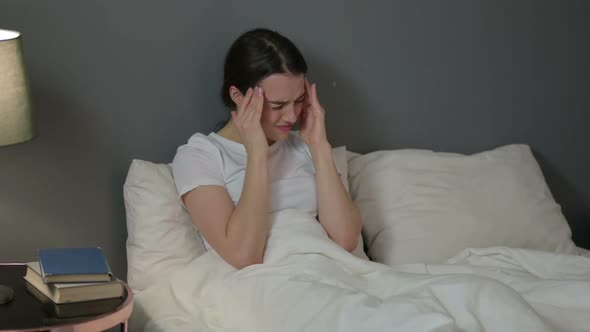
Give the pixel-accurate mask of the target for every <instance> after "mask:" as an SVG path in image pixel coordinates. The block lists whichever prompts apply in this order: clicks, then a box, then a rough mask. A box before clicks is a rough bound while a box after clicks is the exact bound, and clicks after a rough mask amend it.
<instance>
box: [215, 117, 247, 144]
mask: <svg viewBox="0 0 590 332" xmlns="http://www.w3.org/2000/svg"><path fill="white" fill-rule="evenodd" d="M217 135H219V136H221V137H223V138H226V139H228V140H230V141H234V142H236V143H240V144H242V140H241V138H240V133H239V132H238V128H236V126H235V125H234V122H233V121H232V120H229V121H228V122H227V123H226V124H225V126H224V127H223V128H221V130H219V131H218V132H217Z"/></svg>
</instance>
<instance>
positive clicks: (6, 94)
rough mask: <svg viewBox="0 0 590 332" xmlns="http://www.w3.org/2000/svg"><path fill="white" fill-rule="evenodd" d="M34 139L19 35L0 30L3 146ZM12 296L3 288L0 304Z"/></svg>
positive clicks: (0, 138) (0, 288)
mask: <svg viewBox="0 0 590 332" xmlns="http://www.w3.org/2000/svg"><path fill="white" fill-rule="evenodd" d="M33 137H35V126H34V124H33V115H32V112H31V98H30V94H29V87H28V82H27V77H26V73H25V66H24V60H23V53H22V47H21V39H20V33H18V32H16V31H10V30H2V29H0V147H2V146H5V145H11V144H16V143H21V142H25V141H28V140H30V139H32V138H33ZM0 153H2V151H1V148H0ZM0 190H1V188H0ZM13 297H14V290H13V289H12V288H10V287H8V286H4V285H0V304H3V303H7V302H9V301H11V300H12V299H13Z"/></svg>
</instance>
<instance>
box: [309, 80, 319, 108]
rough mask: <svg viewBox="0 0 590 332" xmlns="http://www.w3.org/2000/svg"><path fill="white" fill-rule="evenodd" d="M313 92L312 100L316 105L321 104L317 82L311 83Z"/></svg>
mask: <svg viewBox="0 0 590 332" xmlns="http://www.w3.org/2000/svg"><path fill="white" fill-rule="evenodd" d="M311 94H312V99H311V100H312V102H313V103H314V104H315V105H314V106H319V104H320V101H319V100H318V92H317V84H315V83H314V84H312V85H311Z"/></svg>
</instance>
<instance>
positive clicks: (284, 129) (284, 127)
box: [277, 124, 293, 132]
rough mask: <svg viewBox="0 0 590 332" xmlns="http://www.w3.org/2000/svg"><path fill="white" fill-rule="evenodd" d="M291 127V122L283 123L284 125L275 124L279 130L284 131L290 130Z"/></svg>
mask: <svg viewBox="0 0 590 332" xmlns="http://www.w3.org/2000/svg"><path fill="white" fill-rule="evenodd" d="M291 127H293V125H292V124H290V125H284V126H277V128H279V129H280V130H281V131H285V132H289V131H291Z"/></svg>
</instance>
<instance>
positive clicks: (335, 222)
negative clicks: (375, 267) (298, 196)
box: [301, 80, 362, 251]
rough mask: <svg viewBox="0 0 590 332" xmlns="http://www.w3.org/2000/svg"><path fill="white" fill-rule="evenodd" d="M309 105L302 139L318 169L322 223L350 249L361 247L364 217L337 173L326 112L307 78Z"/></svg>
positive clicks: (306, 88) (302, 116)
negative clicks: (359, 237) (328, 135)
mask: <svg viewBox="0 0 590 332" xmlns="http://www.w3.org/2000/svg"><path fill="white" fill-rule="evenodd" d="M305 91H306V97H307V107H306V108H305V110H304V111H303V112H302V114H301V138H302V139H303V141H305V143H306V144H307V145H308V146H309V149H310V151H311V156H312V159H313V164H314V167H315V171H316V182H317V194H318V213H319V219H320V224H321V225H322V226H323V227H324V229H325V230H326V232H327V233H328V235H329V236H330V238H331V239H332V240H334V241H335V242H336V243H338V244H339V245H340V246H342V247H343V248H344V249H346V250H348V251H353V250H354V249H355V248H356V246H357V239H358V235H359V233H360V231H361V228H362V223H361V216H360V213H359V211H358V208H357V207H356V206H355V205H354V203H353V202H352V200H351V199H350V196H349V195H348V193H347V192H346V190H345V189H344V185H343V184H342V181H340V176H339V175H338V173H337V172H336V166H335V165H334V159H333V157H332V147H331V146H330V144H329V143H328V139H327V137H326V125H325V111H324V109H323V108H322V106H321V105H320V103H319V101H318V98H317V91H316V86H315V84H313V85H310V84H309V82H307V80H306V81H305Z"/></svg>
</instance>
